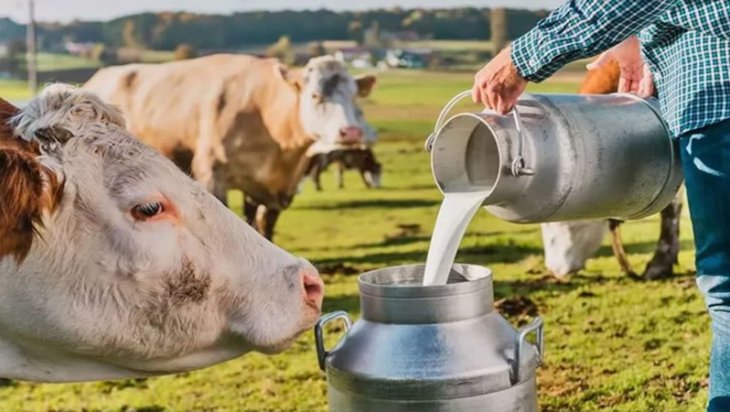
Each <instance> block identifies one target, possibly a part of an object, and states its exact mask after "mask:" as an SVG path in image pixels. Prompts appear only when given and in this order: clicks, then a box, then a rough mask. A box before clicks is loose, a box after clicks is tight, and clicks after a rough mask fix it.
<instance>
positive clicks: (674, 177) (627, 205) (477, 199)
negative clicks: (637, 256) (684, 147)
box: [424, 92, 682, 285]
mask: <svg viewBox="0 0 730 412" xmlns="http://www.w3.org/2000/svg"><path fill="white" fill-rule="evenodd" d="M468 93H469V92H464V93H462V94H460V95H458V96H457V97H455V98H454V99H453V100H452V101H451V102H449V103H448V104H447V106H446V107H445V108H444V111H443V112H442V113H441V115H440V116H439V119H438V121H437V122H436V131H435V132H434V134H432V135H431V136H430V137H429V140H428V141H427V143H426V145H427V149H428V150H430V151H431V167H432V171H433V174H434V179H435V180H436V182H437V185H438V187H439V189H441V191H442V192H443V193H444V201H443V203H442V205H441V209H440V210H439V214H438V217H437V219H436V225H435V227H434V231H433V235H432V238H431V245H430V247H429V251H428V259H427V261H426V269H425V276H424V285H435V284H444V283H445V282H446V277H447V276H448V273H449V268H450V267H451V264H452V263H453V261H454V258H455V256H456V251H457V248H458V245H459V243H460V241H461V238H462V237H463V234H464V232H465V231H466V226H467V225H468V223H469V221H470V220H471V218H472V216H473V215H474V214H475V213H476V211H477V210H478V209H479V207H480V206H481V205H485V206H486V209H487V210H488V211H489V212H491V213H493V214H494V215H496V216H498V217H500V218H502V219H505V220H508V221H512V222H519V223H541V222H548V221H557V220H574V219H587V218H608V217H614V218H628V219H631V218H641V217H645V216H648V215H651V214H654V213H656V212H658V211H659V210H661V209H663V208H664V207H666V205H667V204H669V202H670V201H671V200H672V199H673V198H674V196H675V195H676V193H677V191H678V190H679V186H680V185H681V183H682V173H681V168H680V164H679V156H678V155H677V147H676V145H675V143H674V141H673V140H672V139H671V137H670V136H669V134H668V132H667V129H666V126H665V125H664V122H663V120H662V119H661V117H660V116H659V114H658V112H657V111H656V107H655V106H654V103H653V102H651V101H645V100H642V99H639V98H637V97H634V96H631V95H608V96H586V95H532V96H529V95H528V96H525V97H523V98H522V99H520V101H519V102H518V105H517V107H516V108H515V109H514V110H513V112H512V114H511V115H510V116H501V115H497V114H494V113H492V112H488V111H485V112H481V113H466V114H457V115H456V116H453V117H451V118H450V119H448V120H446V115H447V114H448V112H449V110H451V108H453V106H454V105H455V104H456V103H457V102H458V101H459V100H460V99H461V98H463V97H465V96H467V95H468Z"/></svg>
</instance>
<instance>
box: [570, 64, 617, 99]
mask: <svg viewBox="0 0 730 412" xmlns="http://www.w3.org/2000/svg"><path fill="white" fill-rule="evenodd" d="M620 75H621V70H620V69H619V66H618V63H616V62H615V61H612V62H611V63H609V64H608V65H606V66H604V67H601V68H598V69H594V70H589V71H588V74H586V77H585V79H583V83H582V84H581V86H580V90H579V93H580V94H609V93H615V92H616V90H618V82H619V78H620Z"/></svg>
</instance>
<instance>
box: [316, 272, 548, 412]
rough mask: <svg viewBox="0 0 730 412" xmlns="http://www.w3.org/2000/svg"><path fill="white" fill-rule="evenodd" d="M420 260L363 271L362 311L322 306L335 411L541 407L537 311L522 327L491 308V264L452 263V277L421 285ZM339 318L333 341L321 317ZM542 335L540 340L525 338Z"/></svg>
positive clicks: (475, 411)
mask: <svg viewBox="0 0 730 412" xmlns="http://www.w3.org/2000/svg"><path fill="white" fill-rule="evenodd" d="M423 270H424V266H423V265H407V266H398V267H391V268H386V269H381V270H376V271H373V272H368V273H365V274H363V275H361V276H360V278H359V287H360V304H361V309H362V317H361V318H360V319H359V320H358V321H357V322H355V324H354V325H353V324H352V321H351V320H350V318H349V316H348V315H347V313H346V312H334V313H330V314H328V315H325V316H323V317H322V318H321V319H320V321H319V323H318V324H317V326H316V327H315V339H316V344H317V354H318V360H319V365H320V367H321V368H322V370H324V371H326V373H327V383H328V399H329V407H330V410H331V411H333V412H433V411H439V412H452V411H453V412H456V411H459V412H512V411H519V412H535V411H537V410H538V409H537V391H536V383H535V370H536V368H537V367H538V366H539V365H540V363H541V361H542V354H543V323H542V319H540V318H539V317H538V318H536V319H534V320H533V321H532V322H531V323H530V324H528V325H527V326H525V327H524V328H522V329H520V330H516V329H515V328H513V327H512V326H511V325H510V324H509V323H508V322H507V321H506V320H505V319H504V318H503V317H502V316H500V315H499V314H498V313H497V312H496V311H495V310H494V306H493V303H494V295H493V288H492V273H491V271H490V270H489V269H487V268H484V267H480V266H474V265H459V264H456V265H454V266H453V269H452V271H451V273H450V277H449V282H448V283H447V284H445V285H436V286H423V285H422V281H423ZM335 320H342V321H343V322H344V326H345V331H346V332H345V334H344V336H343V337H342V338H341V339H340V341H339V343H337V344H336V345H335V346H334V348H332V349H330V350H327V349H326V348H325V344H324V338H323V335H324V327H325V325H326V324H328V323H329V322H332V321H335ZM533 333H534V334H535V335H536V345H537V346H533V345H532V344H531V343H529V342H527V340H526V338H527V336H528V335H530V334H533Z"/></svg>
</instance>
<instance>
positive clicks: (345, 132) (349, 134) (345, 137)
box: [340, 126, 362, 142]
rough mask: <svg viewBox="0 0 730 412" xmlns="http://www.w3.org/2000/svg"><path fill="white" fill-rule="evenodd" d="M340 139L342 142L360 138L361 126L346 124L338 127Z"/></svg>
mask: <svg viewBox="0 0 730 412" xmlns="http://www.w3.org/2000/svg"><path fill="white" fill-rule="evenodd" d="M340 139H342V141H344V142H357V141H360V139H362V128H360V127H357V126H347V127H343V128H342V129H340Z"/></svg>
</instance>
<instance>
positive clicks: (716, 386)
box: [679, 119, 730, 412]
mask: <svg viewBox="0 0 730 412" xmlns="http://www.w3.org/2000/svg"><path fill="white" fill-rule="evenodd" d="M679 144H680V151H681V158H682V167H683V168H684V176H685V182H686V185H687V197H688V199H689V208H690V214H691V216H692V226H693V228H694V234H695V248H696V250H697V258H696V261H697V284H698V286H699V288H700V290H701V291H702V293H703V294H704V296H705V303H706V304H707V308H708V310H709V312H710V318H711V320H712V353H711V356H710V395H709V404H708V406H707V410H708V411H711V412H719V411H723V412H726V411H730V119H729V120H725V121H723V122H720V123H717V124H714V125H711V126H708V127H705V128H703V129H699V130H695V131H693V132H690V133H687V134H685V135H683V136H681V137H680V141H679Z"/></svg>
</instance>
